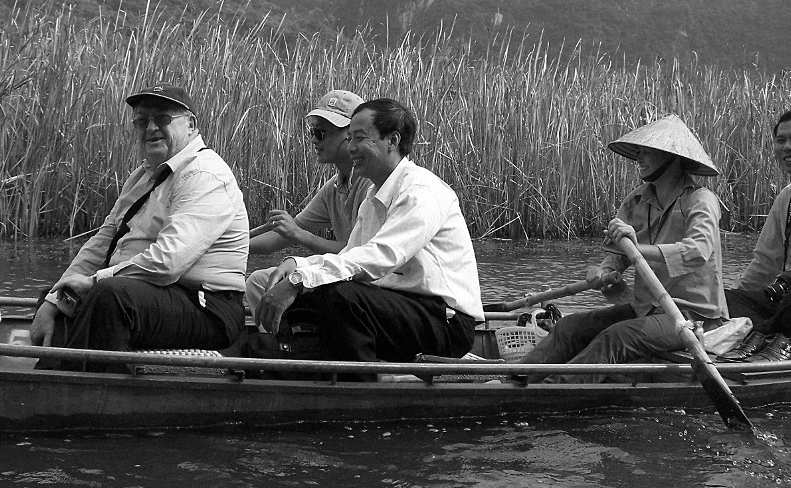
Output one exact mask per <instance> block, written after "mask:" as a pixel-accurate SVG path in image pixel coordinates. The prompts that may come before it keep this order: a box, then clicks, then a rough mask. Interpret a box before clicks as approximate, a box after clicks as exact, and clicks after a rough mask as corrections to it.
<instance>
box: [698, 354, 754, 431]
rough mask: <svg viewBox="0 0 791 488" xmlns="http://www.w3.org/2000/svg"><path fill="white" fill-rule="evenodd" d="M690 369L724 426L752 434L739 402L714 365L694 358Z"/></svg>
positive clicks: (752, 429)
mask: <svg viewBox="0 0 791 488" xmlns="http://www.w3.org/2000/svg"><path fill="white" fill-rule="evenodd" d="M692 369H693V370H694V371H695V375H696V376H697V378H698V381H700V384H701V385H702V386H703V389H704V390H706V393H707V394H708V395H709V398H710V399H711V401H712V402H713V403H714V407H715V408H716V409H717V413H719V414H720V417H722V420H723V421H724V422H725V425H727V426H728V427H729V428H731V429H737V430H749V431H752V432H754V429H755V428H754V427H753V423H752V422H750V419H749V418H747V414H745V413H744V410H743V409H742V406H741V405H740V404H739V400H737V399H736V397H735V396H734V394H733V393H732V392H731V389H730V388H728V385H727V384H726V383H725V380H723V379H722V376H720V374H719V372H718V371H717V369H716V368H715V367H714V365H713V364H711V363H710V362H704V361H700V360H699V359H697V358H696V359H694V360H693V361H692Z"/></svg>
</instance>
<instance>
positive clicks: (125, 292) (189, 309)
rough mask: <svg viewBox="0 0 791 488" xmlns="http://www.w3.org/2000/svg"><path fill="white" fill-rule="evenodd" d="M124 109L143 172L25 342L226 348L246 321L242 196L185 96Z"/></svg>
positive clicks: (169, 93)
mask: <svg viewBox="0 0 791 488" xmlns="http://www.w3.org/2000/svg"><path fill="white" fill-rule="evenodd" d="M126 102H127V103H128V104H129V105H130V106H131V107H132V111H133V118H132V125H133V127H134V137H135V142H136V143H137V145H138V147H139V149H140V156H141V158H142V160H143V161H142V164H141V165H140V166H139V167H138V168H137V169H135V170H134V171H133V172H132V174H131V175H130V176H129V178H128V179H127V180H126V182H125V183H124V185H123V188H122V189H121V193H120V194H119V196H118V199H117V200H116V202H115V205H114V206H113V208H112V210H111V211H110V214H109V215H108V216H107V217H106V218H105V220H104V223H103V224H102V226H101V227H100V228H99V230H98V232H97V233H96V234H95V235H94V236H93V237H92V238H91V239H90V240H88V242H86V243H85V245H84V246H83V247H82V248H81V249H80V251H79V253H78V254H77V256H76V257H75V258H74V260H73V261H72V262H71V265H70V266H69V267H68V269H66V271H65V272H64V273H63V276H62V277H61V278H60V280H58V282H57V283H56V284H55V285H54V286H53V287H52V290H51V292H50V293H49V295H48V296H47V297H46V299H45V301H44V302H43V303H42V305H41V306H40V307H39V308H38V310H37V312H36V316H35V319H34V321H33V329H32V333H31V338H32V340H33V343H34V344H43V345H50V344H51V343H52V344H53V345H62V346H66V347H76V348H95V349H110V350H129V349H149V348H185V347H189V348H223V347H226V346H228V344H229V343H230V342H231V341H233V340H234V339H235V338H236V336H237V335H238V333H239V330H240V328H241V326H242V323H243V321H244V309H243V307H242V296H243V292H244V273H245V270H246V267H247V252H248V245H249V233H248V229H249V223H248V219H247V211H246V210H245V206H244V201H243V199H242V193H241V191H240V190H239V187H238V185H237V183H236V179H235V177H234V175H233V173H232V172H231V170H230V168H229V167H228V165H227V164H226V163H225V162H224V161H223V160H222V158H220V156H218V155H217V154H216V153H215V152H214V151H212V150H211V149H209V148H208V147H207V146H206V143H205V142H204V141H203V138H202V137H201V135H200V134H199V131H198V125H197V117H196V115H195V106H194V105H193V103H192V101H191V100H190V97H189V96H188V94H187V92H186V91H185V90H184V89H182V88H180V87H177V86H173V85H170V84H164V83H163V84H160V85H156V86H152V87H149V88H146V89H143V90H141V91H140V92H138V93H135V94H133V95H131V96H129V97H128V98H127V99H126ZM74 302H77V306H76V309H74V308H73V307H71V306H70V305H73V304H74ZM63 314H66V315H73V318H72V319H69V320H67V323H68V324H69V327H68V328H66V329H65V331H67V334H64V333H63V332H65V331H64V330H61V327H56V319H57V318H58V316H59V315H63ZM53 334H54V336H55V340H54V341H53ZM40 366H42V367H44V366H45V365H43V364H42V365H40ZM54 366H56V367H63V368H68V369H74V368H82V367H84V366H85V365H81V364H65V363H64V364H60V365H54ZM87 367H88V369H91V370H96V371H101V370H105V366H104V365H98V364H88V365H87Z"/></svg>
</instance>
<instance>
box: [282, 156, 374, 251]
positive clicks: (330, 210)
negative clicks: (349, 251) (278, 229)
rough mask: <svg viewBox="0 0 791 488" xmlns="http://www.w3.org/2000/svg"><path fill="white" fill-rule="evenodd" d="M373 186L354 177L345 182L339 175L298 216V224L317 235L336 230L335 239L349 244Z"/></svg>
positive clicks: (323, 187)
mask: <svg viewBox="0 0 791 488" xmlns="http://www.w3.org/2000/svg"><path fill="white" fill-rule="evenodd" d="M372 184H373V183H371V180H369V179H368V178H363V177H361V176H358V175H355V174H354V172H353V171H352V174H351V175H350V176H349V178H348V179H347V181H345V182H342V181H341V180H340V175H339V174H337V173H336V174H335V175H334V176H333V177H332V178H330V180H329V181H327V183H325V184H324V186H322V187H321V188H320V189H319V191H318V193H316V195H315V196H314V197H313V198H312V199H311V200H310V202H308V204H307V206H305V208H304V209H303V210H302V211H301V212H299V213H298V214H297V215H296V216H295V217H294V222H296V224H297V225H298V226H300V227H301V228H303V229H306V230H309V231H310V232H312V233H313V234H316V233H318V232H319V231H320V230H322V229H332V232H333V234H334V237H335V240H337V241H340V242H346V241H348V240H349V234H351V232H352V228H353V227H354V223H355V222H356V221H357V211H358V210H359V209H360V205H361V204H362V203H363V201H364V200H365V196H366V195H367V194H368V189H369V188H370V187H371V185H372Z"/></svg>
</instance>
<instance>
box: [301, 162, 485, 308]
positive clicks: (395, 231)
mask: <svg viewBox="0 0 791 488" xmlns="http://www.w3.org/2000/svg"><path fill="white" fill-rule="evenodd" d="M293 259H294V260H295V261H296V263H297V270H299V271H300V273H301V274H302V276H303V285H304V286H305V288H307V289H310V288H315V287H318V286H321V285H325V284H328V283H335V282H338V281H344V280H349V279H355V280H357V281H364V282H371V283H372V284H374V285H376V286H380V287H382V288H389V289H393V290H401V291H408V292H411V293H418V294H423V295H430V296H439V297H442V298H443V299H444V300H445V303H446V304H447V305H448V306H449V307H452V308H454V309H456V310H459V311H461V312H464V313H466V314H468V315H470V316H472V317H473V318H474V319H475V320H478V321H482V320H483V319H484V316H483V306H482V305H481V290H480V285H479V283H478V267H477V263H476V260H475V252H474V251H473V248H472V241H471V240H470V234H469V231H468V230H467V223H466V222H465V220H464V216H463V215H462V213H461V209H460V208H459V201H458V198H457V197H456V193H455V192H454V191H453V190H452V189H451V188H450V187H449V186H448V185H447V184H446V183H445V182H444V181H442V180H441V179H440V178H439V177H437V176H436V175H434V173H432V172H431V171H429V170H427V169H425V168H422V167H419V166H416V165H415V164H414V163H413V162H412V161H410V160H409V159H408V158H404V159H402V160H401V161H400V162H399V163H398V165H397V166H396V168H395V169H394V170H393V172H392V173H391V174H390V176H388V178H387V180H386V181H385V182H384V184H382V186H381V187H380V188H377V187H376V186H373V187H371V189H369V191H368V195H367V197H366V199H365V201H364V202H363V203H362V205H361V206H360V210H359V213H358V217H357V222H356V224H355V225H354V228H353V229H352V233H351V235H350V236H349V241H348V243H347V245H346V247H344V248H343V249H342V250H341V251H340V252H339V253H338V254H323V255H315V256H311V257H308V258H302V257H293Z"/></svg>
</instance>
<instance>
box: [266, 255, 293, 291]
mask: <svg viewBox="0 0 791 488" xmlns="http://www.w3.org/2000/svg"><path fill="white" fill-rule="evenodd" d="M295 269H297V262H296V261H295V260H294V259H292V258H286V259H284V260H283V262H282V263H280V266H278V267H277V268H275V270H274V271H272V274H270V275H269V283H267V284H266V289H267V290H271V289H272V287H274V286H275V285H276V284H278V283H280V282H281V281H283V280H285V279H286V278H287V277H288V275H289V274H290V273H291V272H292V271H294V270H295Z"/></svg>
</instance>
